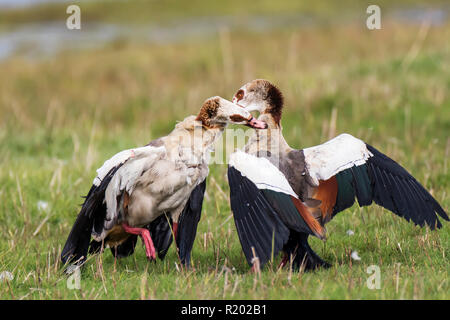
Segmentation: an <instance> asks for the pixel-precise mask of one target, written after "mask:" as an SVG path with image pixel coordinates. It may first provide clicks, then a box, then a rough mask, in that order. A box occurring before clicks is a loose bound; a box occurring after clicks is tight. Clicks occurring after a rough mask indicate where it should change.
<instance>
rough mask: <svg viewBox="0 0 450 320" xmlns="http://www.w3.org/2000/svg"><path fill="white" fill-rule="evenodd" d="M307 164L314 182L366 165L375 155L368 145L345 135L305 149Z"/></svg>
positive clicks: (316, 183)
mask: <svg viewBox="0 0 450 320" xmlns="http://www.w3.org/2000/svg"><path fill="white" fill-rule="evenodd" d="M303 153H304V155H305V162H306V166H307V168H308V171H309V174H310V176H311V179H312V182H313V183H314V184H315V185H316V186H318V185H319V180H328V179H330V178H331V177H332V176H334V175H336V174H337V173H339V172H341V171H343V170H345V169H348V168H350V167H353V166H360V165H362V164H365V163H366V161H367V159H369V158H370V157H372V156H373V154H372V153H371V152H370V151H369V150H367V147H366V144H365V143H364V142H363V141H362V140H359V139H357V138H355V137H353V136H352V135H349V134H347V133H343V134H341V135H339V136H337V137H335V138H333V139H331V140H329V141H327V142H325V143H323V144H321V145H318V146H315V147H311V148H306V149H303Z"/></svg>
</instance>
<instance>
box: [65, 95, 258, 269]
mask: <svg viewBox="0 0 450 320" xmlns="http://www.w3.org/2000/svg"><path fill="white" fill-rule="evenodd" d="M228 123H237V124H245V125H248V126H250V127H253V128H261V129H262V128H265V127H266V124H265V123H263V122H262V121H259V120H256V119H255V118H253V117H252V115H251V114H250V113H249V112H248V111H246V110H245V109H243V108H241V107H239V106H237V105H235V104H233V103H231V102H230V101H228V100H225V99H223V98H220V97H213V98H210V99H208V100H206V101H205V102H204V104H203V106H202V108H201V110H200V112H199V114H198V115H197V116H189V117H187V118H186V119H184V120H183V121H182V122H180V123H178V124H177V125H176V126H175V129H174V130H173V131H172V132H171V133H170V134H169V135H167V136H165V137H162V138H159V139H157V140H155V141H153V142H151V143H150V144H148V145H147V146H144V147H140V148H135V149H129V150H125V151H122V152H119V153H118V154H116V155H114V156H113V157H112V158H111V159H109V160H106V162H105V163H104V164H103V166H102V167H101V168H100V169H98V170H97V176H96V177H95V179H94V181H93V185H92V187H91V189H90V191H89V193H88V195H87V196H86V199H85V201H84V203H83V205H82V208H81V211H80V213H79V214H78V217H77V219H76V221H75V224H74V225H73V227H72V230H71V232H70V234H69V236H68V239H67V242H66V244H65V246H64V249H63V251H62V253H61V259H62V261H63V263H66V262H71V263H74V265H75V266H77V265H81V264H82V263H83V262H84V261H85V260H86V256H87V253H88V248H89V244H90V239H91V236H92V237H93V241H92V242H91V246H90V248H91V249H90V252H93V251H94V252H95V251H98V250H99V249H100V248H104V247H106V246H109V247H111V248H114V250H113V253H114V254H115V255H116V256H119V257H120V256H127V255H129V254H131V253H132V252H133V251H134V246H135V244H136V240H137V236H138V235H139V236H140V237H141V238H142V240H143V243H144V245H145V252H146V255H147V257H148V258H149V259H155V258H156V253H157V251H158V253H159V256H160V258H161V257H163V256H164V254H165V252H166V251H167V249H168V247H169V246H170V244H171V242H172V226H171V225H169V223H168V222H167V221H168V220H170V221H173V234H174V236H175V240H176V243H177V247H178V248H179V252H178V253H179V256H180V259H181V261H182V262H183V263H184V264H186V265H188V266H189V262H190V252H191V249H192V245H193V242H194V238H195V234H196V230H197V224H198V221H199V219H200V213H201V208H202V202H203V194H204V191H205V186H206V181H205V179H206V177H207V175H208V161H209V154H210V152H211V151H212V148H213V144H214V142H215V141H216V140H217V139H218V138H219V137H220V135H221V134H222V132H223V130H224V128H225V127H226V125H227V124H228ZM152 236H153V239H152Z"/></svg>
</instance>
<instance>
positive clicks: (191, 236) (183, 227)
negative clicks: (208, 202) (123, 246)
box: [175, 179, 206, 267]
mask: <svg viewBox="0 0 450 320" xmlns="http://www.w3.org/2000/svg"><path fill="white" fill-rule="evenodd" d="M205 189H206V179H205V180H204V181H203V182H202V183H200V184H199V185H197V186H196V187H195V189H194V190H193V191H192V192H191V195H190V197H189V200H188V201H187V203H186V205H185V207H184V209H183V211H182V212H181V214H180V217H179V219H178V228H177V232H176V239H175V240H176V243H177V247H178V250H179V251H178V254H179V256H180V260H181V263H182V264H184V265H186V266H187V267H189V265H190V263H191V251H192V246H193V245H194V240H195V236H196V234H197V225H198V222H199V221H200V217H201V213H202V205H203V196H204V194H205Z"/></svg>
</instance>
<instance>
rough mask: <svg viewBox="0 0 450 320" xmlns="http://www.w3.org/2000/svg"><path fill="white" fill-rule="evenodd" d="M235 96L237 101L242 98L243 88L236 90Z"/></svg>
mask: <svg viewBox="0 0 450 320" xmlns="http://www.w3.org/2000/svg"><path fill="white" fill-rule="evenodd" d="M235 97H236V98H237V101H239V100H242V99H243V98H244V90H242V89H240V90H239V91H238V92H236V94H235Z"/></svg>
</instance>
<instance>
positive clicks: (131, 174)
mask: <svg viewBox="0 0 450 320" xmlns="http://www.w3.org/2000/svg"><path fill="white" fill-rule="evenodd" d="M165 154H166V149H165V147H152V146H146V147H141V148H136V149H129V150H125V151H122V152H119V153H117V154H116V155H114V156H113V157H112V158H111V159H109V160H106V161H105V163H104V164H103V166H102V167H101V168H100V169H98V170H97V174H98V175H97V177H96V178H95V179H94V184H95V185H97V186H98V185H99V184H100V183H101V181H102V179H103V178H104V177H105V176H106V174H107V173H108V172H109V171H110V170H111V169H112V168H114V167H115V166H117V165H120V164H123V166H122V167H120V168H119V169H118V170H117V171H116V173H115V174H114V176H113V177H112V179H111V181H110V182H109V184H108V187H107V188H106V190H105V199H104V202H105V203H106V218H105V221H104V228H103V232H102V233H101V234H94V233H93V236H94V238H95V239H96V240H97V241H99V240H101V239H103V237H104V236H105V235H106V233H107V231H108V230H109V229H111V228H112V227H113V226H114V225H115V224H116V223H117V218H118V208H117V200H118V198H119V196H120V195H121V194H122V192H123V191H124V190H125V191H127V192H128V194H131V193H132V192H133V189H134V187H135V184H136V180H137V179H138V178H139V177H140V176H141V175H142V173H143V172H144V171H146V170H148V169H149V168H150V167H151V166H152V165H153V164H154V163H155V161H156V160H158V159H160V158H161V157H162V156H164V155H165Z"/></svg>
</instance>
